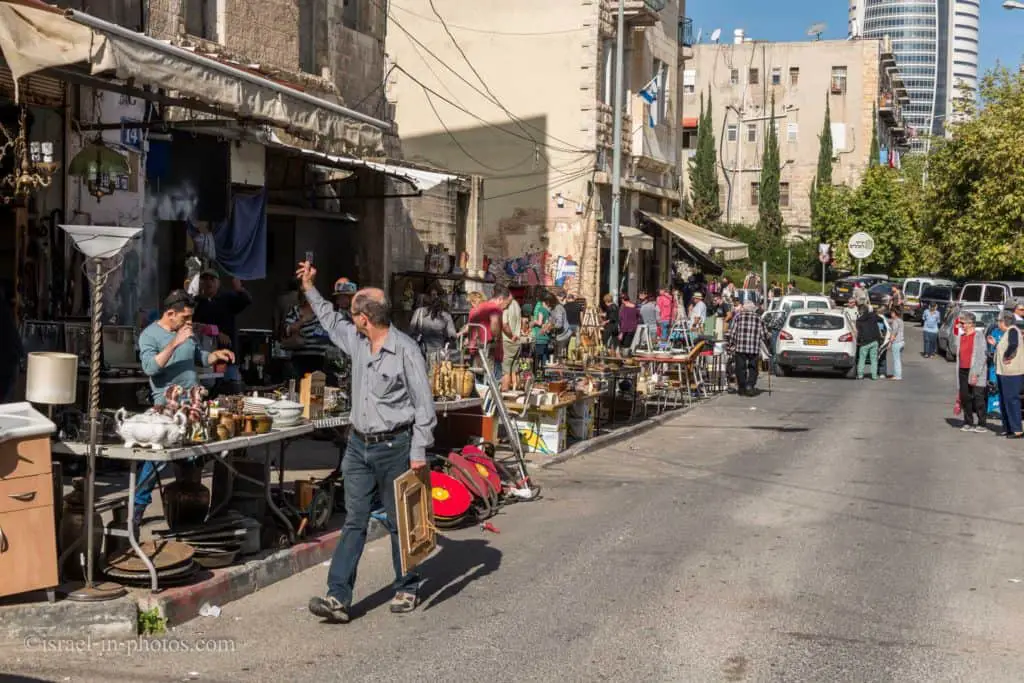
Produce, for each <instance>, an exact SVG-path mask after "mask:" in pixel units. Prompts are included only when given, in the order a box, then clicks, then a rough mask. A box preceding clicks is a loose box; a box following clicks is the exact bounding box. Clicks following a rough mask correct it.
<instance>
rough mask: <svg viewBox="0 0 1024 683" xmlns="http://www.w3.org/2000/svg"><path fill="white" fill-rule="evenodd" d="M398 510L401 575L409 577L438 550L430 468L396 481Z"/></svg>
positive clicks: (409, 473) (407, 472)
mask: <svg viewBox="0 0 1024 683" xmlns="http://www.w3.org/2000/svg"><path fill="white" fill-rule="evenodd" d="M395 510H396V514H397V516H398V544H399V548H400V549H401V555H402V573H403V574H407V573H409V572H410V571H412V569H413V568H415V567H416V566H417V565H419V564H420V563H421V562H423V560H425V559H427V558H428V557H429V556H430V553H432V552H434V548H435V547H437V530H436V528H435V527H434V506H433V504H432V502H431V486H430V470H429V468H426V467H421V468H420V469H418V470H412V469H410V470H408V471H406V472H405V474H403V475H402V476H400V477H398V478H397V479H395Z"/></svg>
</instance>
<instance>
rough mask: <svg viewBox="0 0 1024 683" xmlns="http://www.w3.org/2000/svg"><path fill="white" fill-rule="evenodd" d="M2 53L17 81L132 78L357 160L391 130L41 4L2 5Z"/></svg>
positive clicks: (372, 152) (21, 0)
mask: <svg viewBox="0 0 1024 683" xmlns="http://www.w3.org/2000/svg"><path fill="white" fill-rule="evenodd" d="M0 51H2V52H3V55H4V58H5V59H6V61H7V63H8V65H9V66H10V69H11V72H12V74H13V76H14V78H15V79H18V78H21V77H23V76H26V75H29V74H33V73H38V72H40V71H45V70H47V69H54V70H56V71H55V72H53V73H56V74H57V75H59V74H60V73H61V71H63V70H66V69H84V70H85V72H86V73H89V74H92V75H93V76H105V77H114V78H117V79H119V80H121V81H126V80H129V79H130V80H131V81H132V83H133V84H134V85H135V86H140V85H149V86H153V87H156V88H161V89H164V90H167V91H171V92H173V93H174V94H175V96H176V97H178V98H180V99H182V100H184V101H188V100H194V101H197V102H200V103H203V104H206V105H210V106H213V107H215V108H217V109H218V110H220V111H223V112H225V113H230V114H233V115H236V116H238V117H239V118H242V119H248V120H252V121H256V122H260V123H267V124H272V125H275V126H279V127H281V128H283V129H285V130H288V131H290V132H294V133H295V134H297V135H301V136H303V137H311V138H313V139H314V140H327V141H342V143H343V144H342V145H341V146H342V147H343V148H344V149H345V150H348V151H350V152H351V153H353V154H357V155H366V156H381V155H382V154H383V143H382V134H381V131H382V130H388V129H390V128H391V124H390V123H388V122H386V121H381V120H379V119H375V118H373V117H370V116H367V115H365V114H362V113H360V112H357V111H355V110H352V109H348V108H346V107H343V106H341V105H339V104H337V103H334V102H330V101H328V100H326V99H323V98H320V97H316V96H314V95H310V94H309V93H306V92H303V91H302V90H299V89H297V88H295V87H292V86H290V85H286V84H283V83H279V82H277V81H274V80H271V79H269V78H266V77H265V76H262V75H259V74H255V73H252V72H250V71H247V70H245V69H243V68H239V67H236V66H232V65H230V64H225V63H223V62H220V61H217V60H215V59H211V58H208V57H203V56H201V55H197V54H195V53H194V52H190V51H189V50H185V49H183V48H180V47H177V46H175V45H171V44H169V43H166V42H162V41H158V40H154V39H153V38H150V37H148V36H146V35H144V34H141V33H136V32H134V31H130V30H128V29H126V28H123V27H121V26H117V25H116V24H111V23H109V22H105V21H103V20H101V19H97V18H96V17H93V16H91V15H89V14H85V13H83V12H78V11H77V10H66V11H64V10H60V9H58V8H56V7H54V6H52V5H49V4H47V3H45V2H42V1H41V0H0ZM97 87H102V85H100V86H97ZM182 106H187V103H183V104H182Z"/></svg>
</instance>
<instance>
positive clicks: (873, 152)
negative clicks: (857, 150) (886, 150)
mask: <svg viewBox="0 0 1024 683" xmlns="http://www.w3.org/2000/svg"><path fill="white" fill-rule="evenodd" d="M879 154H880V150H879V148H878V107H877V106H874V107H872V108H871V149H869V150H868V166H877V165H878V157H879Z"/></svg>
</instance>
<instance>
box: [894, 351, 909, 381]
mask: <svg viewBox="0 0 1024 683" xmlns="http://www.w3.org/2000/svg"><path fill="white" fill-rule="evenodd" d="M904 346H906V342H896V343H895V344H893V345H892V376H893V377H895V378H896V379H903V347H904Z"/></svg>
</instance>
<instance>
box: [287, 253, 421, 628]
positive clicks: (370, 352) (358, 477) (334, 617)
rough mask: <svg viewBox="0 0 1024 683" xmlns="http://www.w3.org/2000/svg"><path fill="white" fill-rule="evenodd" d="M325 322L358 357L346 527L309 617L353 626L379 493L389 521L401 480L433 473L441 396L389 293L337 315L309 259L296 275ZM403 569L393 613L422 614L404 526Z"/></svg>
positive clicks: (364, 294)
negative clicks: (430, 450)
mask: <svg viewBox="0 0 1024 683" xmlns="http://www.w3.org/2000/svg"><path fill="white" fill-rule="evenodd" d="M296 275H297V276H298V278H299V282H300V283H301V284H302V290H303V292H305V295H306V298H307V300H308V301H309V302H310V304H311V305H312V306H313V311H314V313H316V317H317V319H318V320H319V321H320V324H321V326H323V328H324V330H326V331H327V334H328V336H329V337H330V339H331V342H333V343H334V344H335V345H337V346H338V348H340V349H341V350H342V351H344V352H345V353H346V354H348V355H349V356H350V357H351V359H352V411H351V423H352V429H351V434H350V436H349V440H348V446H347V447H346V449H345V456H344V458H343V459H342V462H341V472H342V476H343V477H344V485H345V525H344V527H342V535H341V541H340V542H339V543H338V546H337V548H335V550H334V557H333V558H331V567H330V570H329V571H328V574H327V596H326V597H316V598H313V599H312V600H310V601H309V611H310V612H312V613H313V614H315V615H316V616H318V617H321V618H324V619H327V620H328V621H332V622H341V623H344V622H347V621H348V620H349V610H350V608H351V605H352V589H353V586H354V584H355V580H356V568H357V567H358V566H359V559H360V558H361V557H362V554H363V548H364V546H365V545H366V530H367V527H368V525H369V523H370V509H371V505H372V502H373V498H374V494H375V493H376V494H378V495H379V496H380V497H381V499H382V500H383V502H384V509H385V510H386V512H387V517H388V519H389V520H392V522H394V521H395V520H397V519H398V516H397V514H396V511H395V489H394V483H395V479H396V478H397V477H399V476H400V475H402V474H403V473H405V471H406V470H408V469H409V468H410V467H411V468H413V469H419V468H421V467H426V464H427V456H426V449H427V447H428V446H430V445H432V444H433V442H434V426H435V425H436V424H437V416H436V415H435V413H434V398H433V396H432V395H431V391H430V382H429V380H428V379H427V367H426V363H425V361H424V359H423V354H422V353H420V349H419V347H418V346H417V345H416V342H414V341H413V340H412V339H411V338H409V337H408V336H406V335H405V334H403V333H402V332H399V331H398V330H397V329H395V328H394V327H393V326H392V325H391V303H390V302H389V301H388V298H387V296H385V294H384V292H383V291H381V290H379V289H374V288H367V289H362V290H359V291H358V292H357V293H356V294H355V296H353V297H352V311H351V313H352V322H348V321H347V320H346V319H345V317H344V316H343V315H341V314H340V313H339V312H337V311H335V310H334V306H332V305H331V303H330V302H329V301H326V300H325V299H324V298H323V297H322V296H321V295H320V292H318V291H317V290H316V287H314V285H313V280H314V278H315V277H316V269H315V268H314V267H313V265H312V264H310V263H307V262H305V261H303V262H302V263H300V264H299V269H298V271H297V272H296ZM391 560H392V563H393V565H394V570H395V582H394V584H393V588H394V590H395V596H394V598H393V599H392V600H391V611H392V612H395V613H403V612H411V611H412V610H414V609H415V608H416V601H417V596H416V589H417V587H418V585H419V577H418V576H416V575H415V574H413V573H411V572H410V573H409V574H404V575H403V574H402V558H401V549H400V547H399V541H398V532H397V524H393V525H392V531H391Z"/></svg>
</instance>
